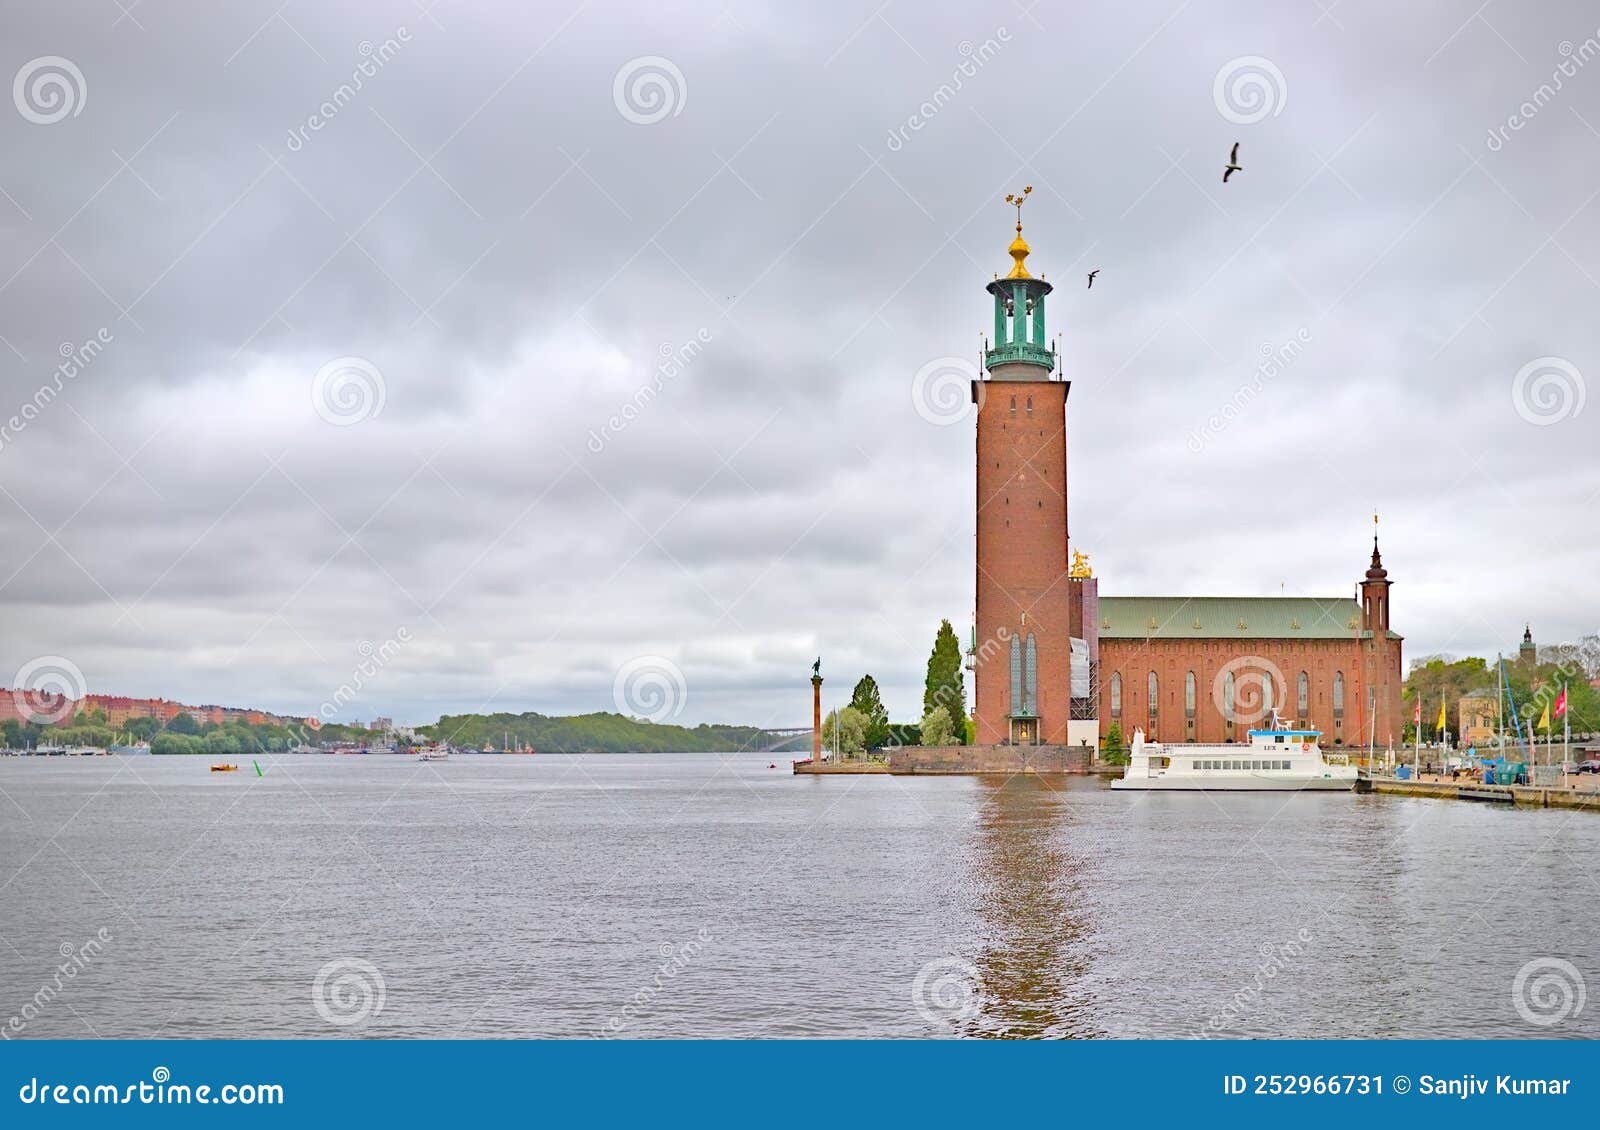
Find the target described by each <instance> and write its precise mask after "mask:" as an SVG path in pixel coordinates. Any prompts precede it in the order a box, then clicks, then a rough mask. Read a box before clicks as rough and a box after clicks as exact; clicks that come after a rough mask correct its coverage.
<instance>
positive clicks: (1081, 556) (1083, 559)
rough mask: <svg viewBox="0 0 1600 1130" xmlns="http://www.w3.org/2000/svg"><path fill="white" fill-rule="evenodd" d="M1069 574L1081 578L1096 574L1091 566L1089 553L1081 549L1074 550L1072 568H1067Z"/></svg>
mask: <svg viewBox="0 0 1600 1130" xmlns="http://www.w3.org/2000/svg"><path fill="white" fill-rule="evenodd" d="M1067 576H1069V577H1075V578H1077V579H1079V580H1082V579H1084V578H1085V577H1092V576H1094V570H1093V569H1091V568H1089V555H1088V554H1087V553H1085V552H1083V550H1081V549H1074V550H1073V551H1072V568H1070V569H1068V570H1067Z"/></svg>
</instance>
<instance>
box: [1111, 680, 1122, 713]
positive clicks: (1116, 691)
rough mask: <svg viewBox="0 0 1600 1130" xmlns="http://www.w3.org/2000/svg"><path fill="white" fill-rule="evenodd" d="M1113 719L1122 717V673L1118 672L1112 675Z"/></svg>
mask: <svg viewBox="0 0 1600 1130" xmlns="http://www.w3.org/2000/svg"><path fill="white" fill-rule="evenodd" d="M1111 717H1112V718H1118V719H1120V718H1121V717H1122V672H1121V671H1116V672H1113V673H1112V675H1111Z"/></svg>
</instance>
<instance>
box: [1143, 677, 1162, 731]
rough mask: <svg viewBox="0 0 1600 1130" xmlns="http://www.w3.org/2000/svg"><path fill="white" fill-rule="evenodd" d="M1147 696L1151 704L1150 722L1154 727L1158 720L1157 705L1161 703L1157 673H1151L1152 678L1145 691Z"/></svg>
mask: <svg viewBox="0 0 1600 1130" xmlns="http://www.w3.org/2000/svg"><path fill="white" fill-rule="evenodd" d="M1145 694H1146V696H1147V699H1148V701H1149V704H1150V707H1149V709H1150V721H1151V723H1152V725H1153V724H1154V723H1155V720H1156V703H1157V702H1159V701H1160V698H1161V684H1160V683H1159V682H1157V681H1156V673H1155V672H1154V671H1152V672H1150V678H1149V681H1148V684H1147V686H1146V689H1145Z"/></svg>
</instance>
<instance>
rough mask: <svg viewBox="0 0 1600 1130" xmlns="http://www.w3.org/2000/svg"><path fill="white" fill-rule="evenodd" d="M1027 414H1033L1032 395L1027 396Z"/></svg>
mask: <svg viewBox="0 0 1600 1130" xmlns="http://www.w3.org/2000/svg"><path fill="white" fill-rule="evenodd" d="M1028 415H1030V416H1032V415H1033V397H1031V396H1030V397H1028Z"/></svg>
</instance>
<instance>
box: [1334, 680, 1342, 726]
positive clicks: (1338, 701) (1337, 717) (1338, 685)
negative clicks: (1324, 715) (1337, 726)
mask: <svg viewBox="0 0 1600 1130" xmlns="http://www.w3.org/2000/svg"><path fill="white" fill-rule="evenodd" d="M1333 720H1334V721H1335V722H1343V721H1344V672H1343V671H1335V672H1334V673H1333Z"/></svg>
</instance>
